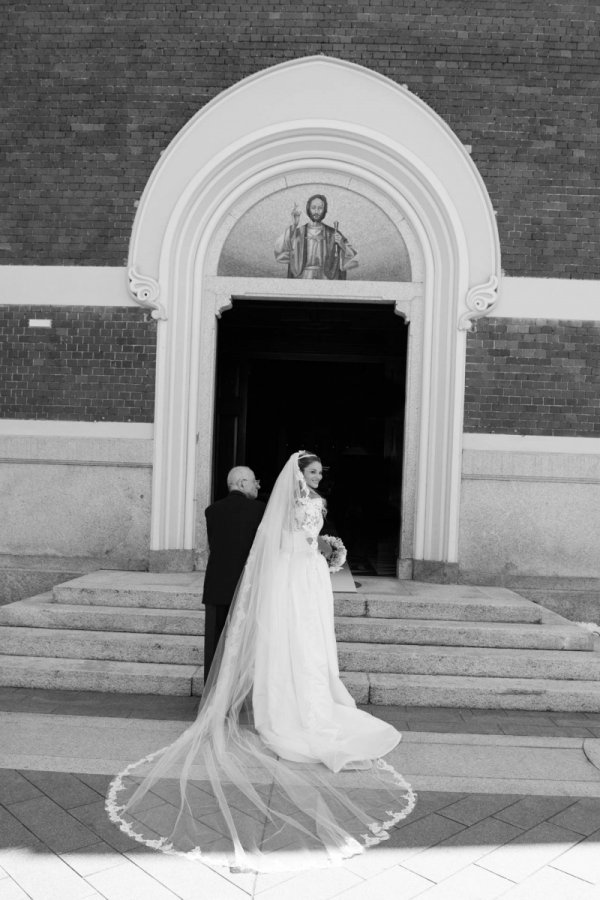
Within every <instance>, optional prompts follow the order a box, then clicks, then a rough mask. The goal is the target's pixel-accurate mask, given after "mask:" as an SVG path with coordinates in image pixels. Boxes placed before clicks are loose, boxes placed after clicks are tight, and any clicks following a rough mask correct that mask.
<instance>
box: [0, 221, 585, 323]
mask: <svg viewBox="0 0 600 900" xmlns="http://www.w3.org/2000/svg"><path fill="white" fill-rule="evenodd" d="M231 225H232V223H231V222H230V223H229V229H227V230H226V231H224V234H226V233H228V230H230V228H231ZM415 280H421V279H420V278H418V279H415ZM25 305H31V306H137V303H136V301H135V300H134V298H133V297H132V296H131V294H130V293H129V291H128V276H127V268H126V267H125V266H122V267H120V266H118V267H113V266H0V306H25ZM491 315H492V316H494V317H496V318H500V319H559V320H563V321H569V320H575V321H580V320H581V321H584V322H595V321H600V281H595V280H587V279H577V280H575V279H569V278H509V277H508V276H504V277H503V278H502V279H501V282H500V288H499V291H498V304H497V306H495V307H494V309H493V310H492V312H491Z"/></svg>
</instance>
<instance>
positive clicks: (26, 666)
mask: <svg viewBox="0 0 600 900" xmlns="http://www.w3.org/2000/svg"><path fill="white" fill-rule="evenodd" d="M199 671H200V670H199V669H198V667H197V666H195V665H189V666H186V665H172V664H165V663H142V662H135V663H133V662H114V661H112V662H106V661H104V660H95V659H65V658H64V657H47V656H39V657H35V656H0V685H2V686H10V687H26V688H40V689H48V690H63V691H104V692H106V693H111V694H170V695H172V696H185V697H189V696H190V694H191V691H192V681H193V679H194V677H195V676H197V675H198V673H199Z"/></svg>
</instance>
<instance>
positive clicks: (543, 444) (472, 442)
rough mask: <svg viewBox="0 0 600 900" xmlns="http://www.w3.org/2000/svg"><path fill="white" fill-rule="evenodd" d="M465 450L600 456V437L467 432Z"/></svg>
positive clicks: (464, 442) (463, 444)
mask: <svg viewBox="0 0 600 900" xmlns="http://www.w3.org/2000/svg"><path fill="white" fill-rule="evenodd" d="M462 446H463V450H466V451H468V450H475V451H491V452H494V453H496V452H500V453H535V454H540V453H570V454H574V453H575V454H579V453H582V454H593V455H600V437H568V436H562V435H560V436H558V437H553V436H551V435H537V434H479V433H477V432H465V434H463V440H462Z"/></svg>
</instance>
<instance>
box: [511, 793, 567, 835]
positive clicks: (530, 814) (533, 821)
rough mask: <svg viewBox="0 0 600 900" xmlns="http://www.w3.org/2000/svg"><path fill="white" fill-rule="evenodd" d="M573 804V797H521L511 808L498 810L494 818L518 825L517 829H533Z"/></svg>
mask: <svg viewBox="0 0 600 900" xmlns="http://www.w3.org/2000/svg"><path fill="white" fill-rule="evenodd" d="M573 803H574V798H573V797H523V798H522V799H521V800H518V801H517V802H516V803H513V804H512V806H508V807H507V808H506V809H502V810H499V811H498V812H497V813H495V816H496V818H497V819H502V821H503V822H510V823H511V825H518V826H519V828H533V827H534V825H539V824H540V822H545V821H546V820H547V819H549V818H550V817H551V816H555V815H556V814H557V813H559V812H561V811H562V810H565V809H567V807H569V806H571V805H572V804H573ZM555 824H558V823H555ZM564 827H565V828H566V827H568V826H564Z"/></svg>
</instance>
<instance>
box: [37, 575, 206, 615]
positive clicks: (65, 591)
mask: <svg viewBox="0 0 600 900" xmlns="http://www.w3.org/2000/svg"><path fill="white" fill-rule="evenodd" d="M203 584H204V573H203V572H183V573H166V574H154V573H148V572H117V571H109V570H106V571H102V572H93V573H91V574H90V575H82V576H81V578H74V579H73V580H72V581H65V582H64V583H63V584H57V585H56V586H55V587H54V588H53V589H52V595H53V597H54V600H55V602H56V603H67V604H69V605H77V606H83V605H92V606H128V607H145V608H149V609H165V608H170V609H199V608H200V607H201V603H202V586H203Z"/></svg>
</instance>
